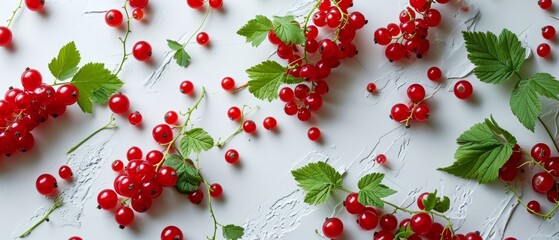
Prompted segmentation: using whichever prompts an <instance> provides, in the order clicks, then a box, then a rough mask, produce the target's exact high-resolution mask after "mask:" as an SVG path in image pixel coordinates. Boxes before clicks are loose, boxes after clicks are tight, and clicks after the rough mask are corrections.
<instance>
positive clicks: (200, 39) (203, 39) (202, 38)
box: [196, 32, 210, 46]
mask: <svg viewBox="0 0 559 240" xmlns="http://www.w3.org/2000/svg"><path fill="white" fill-rule="evenodd" d="M196 42H197V43H198V44H200V45H202V46H206V45H208V43H210V35H208V33H206V32H200V33H198V35H196Z"/></svg>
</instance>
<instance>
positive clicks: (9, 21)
mask: <svg viewBox="0 0 559 240" xmlns="http://www.w3.org/2000/svg"><path fill="white" fill-rule="evenodd" d="M22 3H23V0H19V4H18V5H17V7H16V9H15V10H14V11H13V12H12V17H10V19H8V21H7V22H8V24H7V25H6V27H7V28H10V25H12V22H13V21H14V18H15V17H16V13H17V12H18V11H19V9H21V5H22Z"/></svg>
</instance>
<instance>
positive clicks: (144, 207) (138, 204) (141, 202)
mask: <svg viewBox="0 0 559 240" xmlns="http://www.w3.org/2000/svg"><path fill="white" fill-rule="evenodd" d="M130 203H131V204H130V205H132V209H134V211H136V212H139V213H144V212H147V211H148V210H149V209H150V208H151V205H152V199H151V196H150V195H148V194H147V193H140V194H138V195H137V196H135V197H133V198H132V200H131V202H130Z"/></svg>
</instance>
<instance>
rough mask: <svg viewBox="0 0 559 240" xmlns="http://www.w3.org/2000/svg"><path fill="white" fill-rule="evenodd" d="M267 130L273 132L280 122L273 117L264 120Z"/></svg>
mask: <svg viewBox="0 0 559 240" xmlns="http://www.w3.org/2000/svg"><path fill="white" fill-rule="evenodd" d="M262 125H264V128H265V129H266V130H273V129H274V128H276V126H277V125H278V122H277V121H276V119H275V118H273V117H267V118H264V122H263V123H262Z"/></svg>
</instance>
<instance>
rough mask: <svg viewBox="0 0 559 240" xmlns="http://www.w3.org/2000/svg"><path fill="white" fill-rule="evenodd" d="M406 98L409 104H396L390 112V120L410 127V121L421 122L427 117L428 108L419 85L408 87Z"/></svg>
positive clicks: (422, 89) (421, 87)
mask: <svg viewBox="0 0 559 240" xmlns="http://www.w3.org/2000/svg"><path fill="white" fill-rule="evenodd" d="M408 98H409V99H410V101H411V103H410V104H409V105H406V104H404V103H398V104H396V105H394V106H393V107H392V110H390V118H392V119H393V120H394V121H396V122H401V123H404V124H405V125H406V127H410V121H411V120H415V121H418V122H423V121H425V120H427V118H428V117H429V112H430V109H429V106H427V105H426V104H425V103H424V102H425V88H424V87H423V86H422V85H420V84H417V83H416V84H412V85H410V86H409V87H408Z"/></svg>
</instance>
